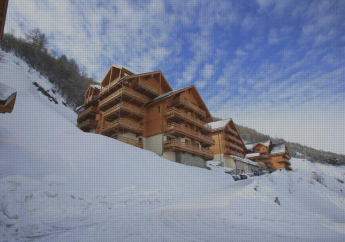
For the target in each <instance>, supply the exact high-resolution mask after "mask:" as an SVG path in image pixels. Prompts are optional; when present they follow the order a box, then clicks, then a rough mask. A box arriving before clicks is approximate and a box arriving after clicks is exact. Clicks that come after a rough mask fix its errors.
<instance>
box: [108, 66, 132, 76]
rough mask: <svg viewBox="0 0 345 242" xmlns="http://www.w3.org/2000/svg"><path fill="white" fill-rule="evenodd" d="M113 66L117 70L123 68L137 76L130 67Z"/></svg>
mask: <svg viewBox="0 0 345 242" xmlns="http://www.w3.org/2000/svg"><path fill="white" fill-rule="evenodd" d="M113 66H115V67H116V68H119V69H122V68H123V69H126V70H127V71H129V72H132V74H133V75H135V72H134V71H133V70H132V69H131V68H128V67H126V66H122V65H113Z"/></svg>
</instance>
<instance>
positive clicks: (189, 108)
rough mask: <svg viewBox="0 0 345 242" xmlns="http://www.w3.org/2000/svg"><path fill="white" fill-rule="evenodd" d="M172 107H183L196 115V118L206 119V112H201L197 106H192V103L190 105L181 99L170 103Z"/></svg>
mask: <svg viewBox="0 0 345 242" xmlns="http://www.w3.org/2000/svg"><path fill="white" fill-rule="evenodd" d="M171 105H172V106H183V107H185V108H186V109H188V110H191V111H193V112H195V114H197V115H198V116H200V117H201V118H206V112H205V111H204V110H202V109H201V108H199V107H198V106H196V105H194V104H193V103H191V102H190V101H188V100H186V99H182V98H181V97H180V98H177V99H176V100H174V101H173V102H172V103H171Z"/></svg>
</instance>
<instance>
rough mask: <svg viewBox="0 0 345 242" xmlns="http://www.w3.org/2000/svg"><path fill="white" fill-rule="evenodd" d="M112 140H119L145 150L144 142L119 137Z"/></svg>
mask: <svg viewBox="0 0 345 242" xmlns="http://www.w3.org/2000/svg"><path fill="white" fill-rule="evenodd" d="M112 138H114V139H117V140H119V141H121V142H123V143H126V144H129V145H133V146H135V147H139V148H141V149H143V146H144V145H143V142H142V141H138V140H135V139H130V138H128V137H124V136H118V137H116V135H114V136H112Z"/></svg>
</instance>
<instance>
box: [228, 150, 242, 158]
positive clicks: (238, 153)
mask: <svg viewBox="0 0 345 242" xmlns="http://www.w3.org/2000/svg"><path fill="white" fill-rule="evenodd" d="M224 153H225V154H228V155H235V156H238V157H242V158H243V157H244V156H245V155H244V154H243V153H240V152H237V151H235V150H232V149H229V148H225V149H224Z"/></svg>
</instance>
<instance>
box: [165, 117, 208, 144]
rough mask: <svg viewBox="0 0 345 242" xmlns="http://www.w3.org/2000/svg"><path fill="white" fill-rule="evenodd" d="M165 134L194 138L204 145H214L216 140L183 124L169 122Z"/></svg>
mask: <svg viewBox="0 0 345 242" xmlns="http://www.w3.org/2000/svg"><path fill="white" fill-rule="evenodd" d="M165 134H167V135H169V134H171V135H175V136H182V137H183V136H185V137H188V138H192V139H195V140H197V141H199V142H200V143H202V144H203V145H209V146H212V145H214V144H215V141H214V139H213V138H212V137H208V136H206V135H203V134H201V133H198V132H195V131H193V130H191V129H187V128H185V127H184V126H183V125H180V124H177V123H169V124H168V126H167V128H166V129H165Z"/></svg>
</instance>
